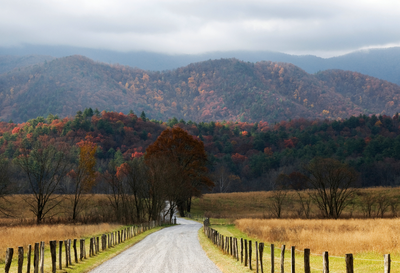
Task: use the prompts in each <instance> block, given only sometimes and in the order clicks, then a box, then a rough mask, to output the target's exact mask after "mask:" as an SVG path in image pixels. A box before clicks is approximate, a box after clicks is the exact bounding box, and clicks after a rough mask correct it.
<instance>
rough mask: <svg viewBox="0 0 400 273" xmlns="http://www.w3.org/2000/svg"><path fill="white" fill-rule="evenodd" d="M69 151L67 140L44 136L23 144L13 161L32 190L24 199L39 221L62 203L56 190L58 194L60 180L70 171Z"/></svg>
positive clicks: (59, 191)
mask: <svg viewBox="0 0 400 273" xmlns="http://www.w3.org/2000/svg"><path fill="white" fill-rule="evenodd" d="M27 146H31V147H27ZM69 150H70V147H69V145H67V144H66V143H56V141H55V139H51V138H49V137H48V136H46V135H45V136H40V137H39V138H38V140H37V141H35V142H34V143H30V145H22V146H21V149H20V151H21V155H20V156H19V157H18V158H17V159H16V160H15V163H16V164H17V165H18V166H19V167H20V168H21V170H22V171H23V172H24V174H25V175H26V178H27V181H28V184H29V186H30V190H31V192H32V193H33V197H27V198H25V199H24V200H25V201H26V202H27V204H28V206H29V207H30V210H31V211H32V212H33V213H34V214H35V216H36V222H37V223H38V224H40V223H41V222H42V221H43V219H44V217H45V216H46V215H47V214H48V213H49V212H50V211H51V210H53V209H54V208H55V207H56V206H57V205H58V204H59V203H60V202H61V201H60V195H59V194H57V193H61V183H62V181H63V180H64V178H65V176H66V174H67V172H68V170H70V166H71V163H70V158H69Z"/></svg>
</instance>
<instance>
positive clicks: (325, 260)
mask: <svg viewBox="0 0 400 273" xmlns="http://www.w3.org/2000/svg"><path fill="white" fill-rule="evenodd" d="M322 256H323V271H322V272H323V273H329V255H328V251H325V252H324V253H323V254H322Z"/></svg>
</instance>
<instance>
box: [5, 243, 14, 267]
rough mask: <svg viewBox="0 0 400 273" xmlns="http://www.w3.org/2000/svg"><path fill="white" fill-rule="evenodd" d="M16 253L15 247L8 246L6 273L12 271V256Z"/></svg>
mask: <svg viewBox="0 0 400 273" xmlns="http://www.w3.org/2000/svg"><path fill="white" fill-rule="evenodd" d="M13 255H14V249H13V248H7V251H6V261H5V262H6V265H5V273H8V272H10V267H11V262H12V257H13Z"/></svg>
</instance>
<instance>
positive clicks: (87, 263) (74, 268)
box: [0, 226, 166, 273]
mask: <svg viewBox="0 0 400 273" xmlns="http://www.w3.org/2000/svg"><path fill="white" fill-rule="evenodd" d="M164 227H166V226H162V227H156V228H153V229H151V230H148V231H146V232H143V233H141V234H139V235H137V236H135V237H133V238H130V239H128V240H126V241H125V242H123V243H121V244H119V245H115V246H113V247H111V248H107V250H106V251H101V250H100V252H99V253H98V254H97V255H95V256H92V257H89V256H88V254H89V247H90V246H89V240H88V239H89V238H91V237H97V236H101V234H104V233H96V234H91V235H90V236H87V237H81V239H86V243H85V248H86V253H87V259H83V260H82V261H80V260H79V261H78V263H77V264H76V263H75V258H74V252H73V248H72V246H71V256H72V257H71V260H72V264H71V265H69V267H68V268H65V247H64V245H63V256H62V266H63V269H62V270H59V267H58V265H59V260H58V257H59V256H58V255H59V251H58V245H57V256H56V257H57V263H56V264H57V272H71V273H79V272H89V271H90V270H92V269H94V268H95V267H97V266H99V265H100V264H102V263H103V262H105V261H107V260H109V259H111V258H113V257H115V256H117V255H118V254H119V253H121V252H123V251H124V250H126V249H127V248H129V247H131V246H133V245H135V244H136V243H138V242H140V241H141V240H143V239H144V238H145V237H146V236H147V235H149V234H151V233H154V232H156V231H158V230H160V229H162V228H164ZM123 228H125V226H124V227H122V228H119V229H117V230H121V229H123ZM114 231H115V230H114ZM71 239H73V238H71ZM45 243H46V245H45V255H44V272H51V254H50V247H49V243H48V242H45ZM57 244H58V243H57ZM33 247H34V246H32V254H31V271H32V272H33ZM77 250H78V252H79V240H78V246H77ZM26 253H27V250H25V249H24V254H25V258H24V266H23V270H22V271H23V272H26V271H27V260H26ZM78 259H79V254H78ZM4 266H5V264H4V260H3V261H2V262H1V263H0V267H3V268H4ZM17 271H18V252H17V249H14V256H13V261H12V265H11V268H10V272H11V273H14V272H15V273H16V272H17Z"/></svg>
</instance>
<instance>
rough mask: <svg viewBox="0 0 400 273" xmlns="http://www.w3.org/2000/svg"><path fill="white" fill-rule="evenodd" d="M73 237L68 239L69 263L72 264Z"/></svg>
mask: <svg viewBox="0 0 400 273" xmlns="http://www.w3.org/2000/svg"><path fill="white" fill-rule="evenodd" d="M71 256H72V255H71V239H68V259H69V264H70V265H71V264H72V258H71Z"/></svg>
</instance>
